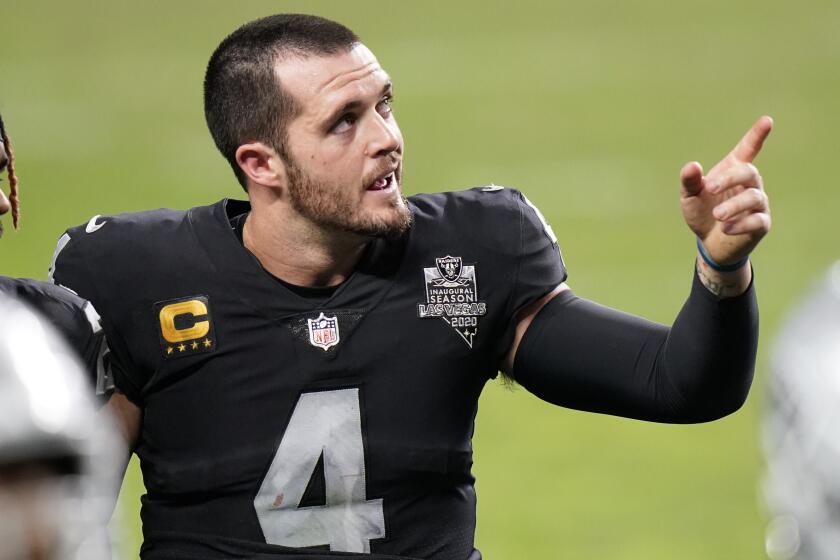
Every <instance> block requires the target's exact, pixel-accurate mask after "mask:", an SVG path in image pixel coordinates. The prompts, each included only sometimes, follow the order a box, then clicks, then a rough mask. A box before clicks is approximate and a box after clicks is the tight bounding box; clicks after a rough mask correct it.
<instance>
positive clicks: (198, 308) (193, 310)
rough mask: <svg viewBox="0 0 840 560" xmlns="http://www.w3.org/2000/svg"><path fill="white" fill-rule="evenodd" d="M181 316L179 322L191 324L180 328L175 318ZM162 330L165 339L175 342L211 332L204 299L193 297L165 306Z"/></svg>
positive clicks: (162, 315) (161, 316)
mask: <svg viewBox="0 0 840 560" xmlns="http://www.w3.org/2000/svg"><path fill="white" fill-rule="evenodd" d="M179 317H183V318H182V319H180V321H179V322H181V323H187V324H191V326H186V327H185V328H181V329H179V328H178V327H177V326H175V319H176V318H179ZM205 317H206V319H204V318H205ZM199 319H202V320H199ZM160 332H161V334H162V335H163V338H164V339H166V340H167V341H168V342H171V343H173V344H174V343H176V342H183V341H185V340H194V339H196V338H201V337H203V336H205V335H206V334H207V333H208V332H210V321H209V317H208V314H207V305H206V304H205V303H204V302H203V301H200V300H197V299H191V300H189V301H179V302H178V303H170V304H169V305H167V306H164V307H163V308H162V309H161V310H160Z"/></svg>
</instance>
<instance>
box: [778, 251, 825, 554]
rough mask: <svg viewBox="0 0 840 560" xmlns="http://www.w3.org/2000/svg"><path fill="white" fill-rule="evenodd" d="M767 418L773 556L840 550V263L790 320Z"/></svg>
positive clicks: (780, 341)
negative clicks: (839, 461)
mask: <svg viewBox="0 0 840 560" xmlns="http://www.w3.org/2000/svg"><path fill="white" fill-rule="evenodd" d="M770 374H771V375H770V383H769V384H768V388H769V392H770V399H769V402H768V405H769V406H768V408H767V414H766V415H765V418H764V452H765V456H766V457H767V472H766V476H765V479H764V496H765V498H766V500H767V504H768V506H769V510H770V513H771V516H772V519H771V521H770V523H769V525H768V528H767V540H766V545H767V553H768V555H769V556H770V558H772V559H773V560H791V559H793V558H798V559H799V560H829V559H831V558H837V554H838V551H840V526H838V523H837V513H838V511H840V486H838V480H840V479H838V476H837V464H838V458H840V442H838V439H837V434H838V430H840V417H838V414H837V411H838V409H840V383H838V381H840V262H837V263H835V264H834V265H833V266H832V267H831V268H830V269H829V271H828V273H827V274H826V275H825V276H824V277H823V278H822V279H821V281H820V282H819V284H818V285H817V286H816V287H815V288H814V289H812V290H811V292H810V293H809V294H808V296H807V297H806V298H805V299H804V301H802V302H801V303H800V304H799V305H798V306H797V307H796V309H795V310H794V311H793V313H791V315H790V317H788V319H787V320H786V321H785V323H784V325H783V327H782V330H781V332H780V334H779V337H778V339H777V340H776V343H775V344H774V347H773V357H772V362H771V368H770Z"/></svg>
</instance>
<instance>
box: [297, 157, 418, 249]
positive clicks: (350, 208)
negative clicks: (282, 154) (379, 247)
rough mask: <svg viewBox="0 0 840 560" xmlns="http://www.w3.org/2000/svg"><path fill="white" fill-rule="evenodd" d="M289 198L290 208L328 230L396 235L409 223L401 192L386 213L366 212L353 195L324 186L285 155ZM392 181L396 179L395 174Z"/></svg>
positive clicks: (408, 225) (409, 213)
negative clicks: (358, 205)
mask: <svg viewBox="0 0 840 560" xmlns="http://www.w3.org/2000/svg"><path fill="white" fill-rule="evenodd" d="M285 160H286V171H287V176H288V179H289V197H290V199H291V202H292V207H293V208H294V209H295V210H297V212H298V213H299V214H300V215H302V216H303V217H305V218H307V219H309V220H311V221H312V222H314V223H316V224H318V225H319V226H321V227H324V228H325V229H328V230H338V231H345V232H348V233H354V234H356V235H362V236H365V237H386V238H396V237H399V236H401V235H402V234H403V233H405V231H406V230H407V229H408V228H409V227H410V226H411V211H410V210H409V209H408V202H407V201H406V199H405V197H403V196H402V195H400V196H398V197H394V198H393V199H392V202H391V208H390V211H389V212H386V213H382V212H378V213H373V212H370V214H368V215H365V214H362V213H360V211H359V210H360V209H359V208H358V207H354V204H353V202H352V200H353V198H351V197H346V196H345V194H346V191H343V190H342V189H341V188H333V189H331V188H327V187H326V186H325V185H324V184H322V183H318V182H316V181H314V180H312V178H311V177H310V176H309V175H307V174H306V173H305V172H304V171H303V170H302V169H301V168H300V166H299V165H298V164H297V162H296V161H294V160H293V159H292V158H290V157H286V158H285ZM393 180H394V181H397V177H396V175H395V176H394V179H393Z"/></svg>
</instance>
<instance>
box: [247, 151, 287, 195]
mask: <svg viewBox="0 0 840 560" xmlns="http://www.w3.org/2000/svg"><path fill="white" fill-rule="evenodd" d="M236 163H237V164H239V168H240V169H241V170H242V172H243V173H244V174H245V177H247V178H248V182H249V183H254V184H256V185H262V186H264V187H274V188H277V187H285V186H286V185H287V179H286V164H285V163H284V162H283V159H282V158H281V157H280V156H279V155H278V154H277V152H276V151H275V150H274V148H272V147H270V146H267V145H266V144H263V143H262V142H252V143H250V144H242V145H241V146H239V147H238V148H237V149H236Z"/></svg>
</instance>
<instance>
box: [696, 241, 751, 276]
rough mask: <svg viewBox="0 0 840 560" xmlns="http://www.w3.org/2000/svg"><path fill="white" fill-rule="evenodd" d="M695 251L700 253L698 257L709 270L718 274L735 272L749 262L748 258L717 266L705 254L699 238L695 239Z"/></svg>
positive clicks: (707, 254)
mask: <svg viewBox="0 0 840 560" xmlns="http://www.w3.org/2000/svg"><path fill="white" fill-rule="evenodd" d="M697 250H698V251H700V256H701V257H702V258H703V260H704V261H705V262H706V264H707V265H709V268H711V269H712V270H717V271H718V272H735V271H736V270H738V269H739V268H741V267H742V266H744V265H745V264H747V261H749V260H750V258H749V257H744V258H743V259H741V260H740V261H738V262H734V263H732V264H718V263H716V262H715V261H714V259H712V257H710V256H709V253H707V252H706V248H705V247H703V242H702V241H700V238H699V237H698V238H697Z"/></svg>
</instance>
